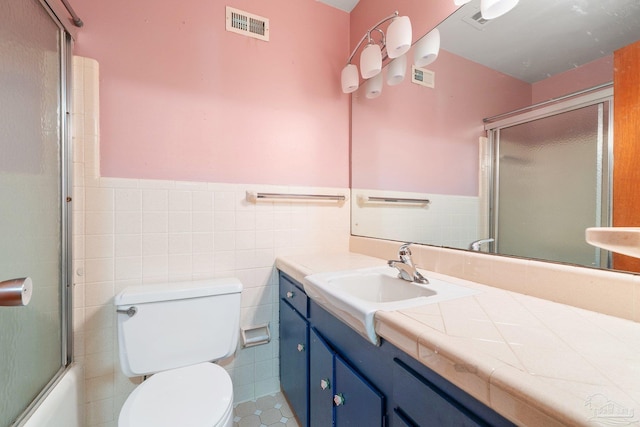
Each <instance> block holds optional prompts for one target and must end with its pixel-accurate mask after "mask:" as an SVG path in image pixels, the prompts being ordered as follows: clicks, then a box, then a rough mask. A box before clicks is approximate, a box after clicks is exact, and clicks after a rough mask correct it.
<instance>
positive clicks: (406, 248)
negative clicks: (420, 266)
mask: <svg viewBox="0 0 640 427" xmlns="http://www.w3.org/2000/svg"><path fill="white" fill-rule="evenodd" d="M409 246H411V243H405V244H403V245H402V246H400V249H398V255H400V256H404V255H409V256H410V255H411V249H409Z"/></svg>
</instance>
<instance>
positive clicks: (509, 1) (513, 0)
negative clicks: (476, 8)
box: [480, 0, 518, 19]
mask: <svg viewBox="0 0 640 427" xmlns="http://www.w3.org/2000/svg"><path fill="white" fill-rule="evenodd" d="M517 4H518V0H481V1H480V13H481V14H482V18H483V19H494V18H497V17H498V16H502V15H504V14H505V13H507V12H509V11H510V10H511V9H513V8H514V7H516V5H517Z"/></svg>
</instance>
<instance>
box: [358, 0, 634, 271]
mask: <svg viewBox="0 0 640 427" xmlns="http://www.w3.org/2000/svg"><path fill="white" fill-rule="evenodd" d="M414 1H419V0H414ZM366 2H367V0H360V3H361V4H360V7H366V4H363V3H366ZM479 3H480V2H479V0H472V1H471V2H469V3H467V4H466V5H464V6H462V7H461V8H459V9H458V10H457V11H455V12H454V13H453V14H452V15H451V16H449V17H448V18H447V19H446V20H445V21H443V22H442V23H440V24H439V25H438V27H437V28H438V31H439V32H440V40H441V45H440V51H439V54H438V58H437V60H436V61H435V62H433V63H432V64H429V65H427V66H426V67H424V68H425V69H424V70H418V71H417V74H416V72H412V70H411V62H412V58H413V52H412V51H410V52H409V53H408V72H407V76H406V77H405V79H404V81H403V82H402V83H400V84H398V85H395V86H387V85H385V86H384V87H383V90H382V93H381V95H380V96H378V97H376V98H375V99H369V98H367V97H366V96H365V95H366V92H365V91H366V85H361V88H360V89H359V90H358V91H356V92H354V93H353V95H352V130H351V132H352V136H351V137H352V153H351V154H352V165H351V167H352V182H351V187H352V198H351V200H352V224H351V226H352V228H351V229H352V234H353V235H357V236H367V237H377V238H384V239H391V240H398V241H411V242H419V243H424V244H430V245H437V246H446V247H453V248H460V249H469V248H470V245H471V243H472V242H475V241H478V240H482V239H487V238H492V239H494V241H493V242H489V243H484V244H481V245H476V248H479V249H480V250H483V251H487V252H496V253H500V254H506V255H515V256H524V257H529V258H536V259H544V260H550V261H560V262H569V263H574V264H580V265H586V266H594V267H604V268H607V267H608V266H609V265H610V264H609V256H608V254H606V253H604V251H600V250H597V249H596V248H594V247H591V246H589V245H588V244H587V243H586V242H585V241H584V229H585V228H586V227H589V226H606V225H609V223H610V211H611V207H610V200H611V179H610V175H611V170H612V167H613V166H612V165H613V159H612V156H611V155H610V153H611V149H612V145H613V141H614V140H615V135H613V126H612V124H611V123H610V121H611V119H612V115H613V111H612V110H613V108H612V98H613V96H614V94H613V89H612V87H611V82H612V80H613V78H614V68H613V58H614V52H615V51H616V50H618V49H620V48H623V47H625V46H627V45H629V44H631V43H634V42H636V41H637V40H638V39H639V38H640V3H639V2H638V1H637V0H616V1H606V2H602V1H596V0H561V1H558V0H521V1H520V2H519V4H518V5H517V6H516V7H515V8H514V9H513V10H511V11H510V12H508V13H507V14H505V15H503V16H501V17H498V18H496V19H494V20H489V21H485V20H483V19H482V18H481V16H480V5H479ZM423 30H424V31H422V32H421V34H426V33H427V32H429V31H430V30H431V29H430V28H425V29H423ZM414 34H416V28H414ZM414 48H415V44H414ZM414 48H412V49H414ZM639 67H640V65H639ZM639 69H640V68H639ZM385 71H386V70H385ZM412 77H418V78H417V80H418V81H417V82H414V81H412ZM413 80H416V79H413ZM425 82H428V83H429V84H427V85H425V84H424V83H425ZM545 168H551V169H545ZM569 185H575V187H570V186H569ZM507 190H508V191H507ZM557 190H559V191H557ZM572 208H573V210H572ZM584 212H588V214H586V215H585V214H584ZM525 213H528V214H530V218H525V216H524V214H525ZM563 217H564V219H562V218H563ZM579 217H580V219H578V218H579ZM509 228H510V231H509ZM525 231H526V232H525ZM552 237H554V238H555V240H552ZM534 240H535V241H537V243H533V241H534ZM567 242H569V243H567Z"/></svg>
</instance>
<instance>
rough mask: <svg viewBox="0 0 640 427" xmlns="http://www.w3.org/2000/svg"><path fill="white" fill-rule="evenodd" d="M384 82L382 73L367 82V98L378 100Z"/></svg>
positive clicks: (365, 87)
mask: <svg viewBox="0 0 640 427" xmlns="http://www.w3.org/2000/svg"><path fill="white" fill-rule="evenodd" d="M383 83H384V80H383V79H382V73H378V74H377V75H376V76H374V77H372V78H370V79H369V80H367V82H366V83H365V85H364V89H365V96H366V97H367V98H368V99H373V98H377V97H379V96H380V94H381V93H382V84H383Z"/></svg>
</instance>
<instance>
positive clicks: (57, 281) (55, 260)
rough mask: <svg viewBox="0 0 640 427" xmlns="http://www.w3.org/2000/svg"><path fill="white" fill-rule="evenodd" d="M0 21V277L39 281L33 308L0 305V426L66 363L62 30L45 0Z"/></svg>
mask: <svg viewBox="0 0 640 427" xmlns="http://www.w3.org/2000/svg"><path fill="white" fill-rule="evenodd" d="M0 20H1V21H2V22H1V24H0V94H1V98H0V211H1V213H0V281H5V280H10V279H15V278H21V277H30V278H31V279H32V282H33V296H32V298H31V301H30V303H29V304H28V305H27V306H14V307H4V306H0V426H8V425H11V424H12V423H13V422H14V421H15V420H16V419H17V418H18V417H19V416H20V414H21V413H22V412H23V411H24V410H25V409H26V408H27V407H28V406H29V405H30V404H31V402H32V401H33V400H34V399H35V398H36V397H37V396H38V395H39V394H40V393H41V392H42V390H43V389H44V388H45V387H46V385H47V384H48V383H49V382H50V381H51V379H52V378H53V377H54V376H55V375H56V373H58V372H59V371H60V369H61V367H62V366H63V365H64V364H65V363H66V361H65V359H66V356H64V353H63V345H62V342H63V327H62V325H63V320H62V313H61V307H62V300H63V297H62V289H63V286H62V280H63V269H62V265H63V262H64V256H63V236H62V233H63V229H64V227H63V224H62V217H63V215H62V206H61V203H62V184H61V176H62V170H61V168H62V160H61V159H62V157H61V152H62V150H61V145H62V144H61V140H62V133H63V132H62V125H61V123H62V118H61V116H62V114H63V112H62V111H61V110H62V108H61V105H64V104H63V103H62V101H61V100H62V93H61V87H62V85H61V81H62V80H61V75H62V70H63V67H62V64H61V45H62V43H61V38H62V34H63V33H62V32H61V30H60V28H59V27H58V25H57V24H56V23H55V22H54V21H53V19H52V18H51V16H50V15H49V13H48V12H47V11H46V10H45V9H44V7H43V5H42V4H41V3H40V2H39V1H38V0H3V1H2V2H1V3H0Z"/></svg>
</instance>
